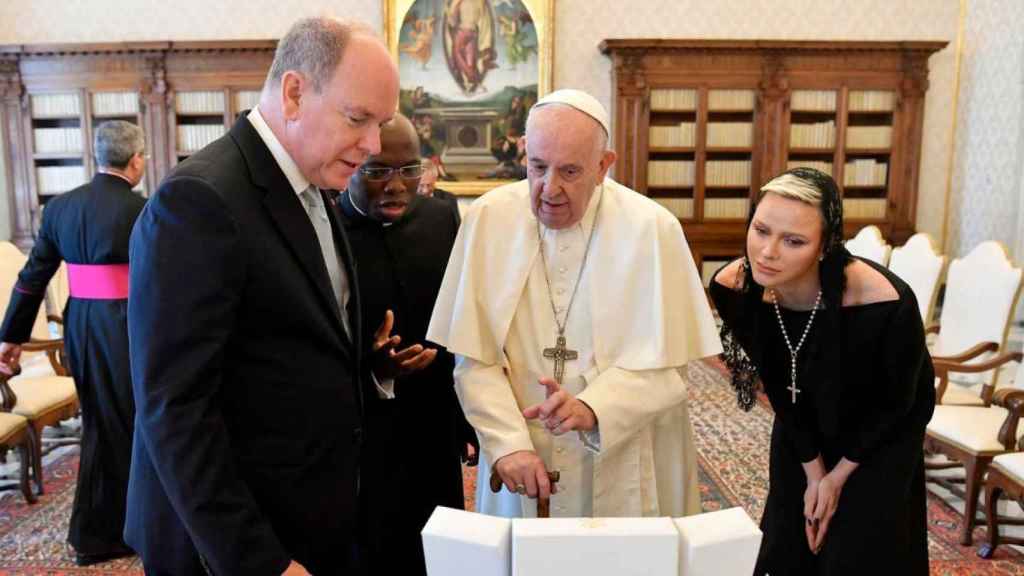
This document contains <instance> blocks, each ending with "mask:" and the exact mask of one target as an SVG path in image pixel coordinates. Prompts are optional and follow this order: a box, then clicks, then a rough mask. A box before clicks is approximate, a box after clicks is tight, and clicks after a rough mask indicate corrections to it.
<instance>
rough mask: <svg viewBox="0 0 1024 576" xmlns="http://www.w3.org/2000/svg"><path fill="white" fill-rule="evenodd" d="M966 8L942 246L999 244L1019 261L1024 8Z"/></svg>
mask: <svg viewBox="0 0 1024 576" xmlns="http://www.w3.org/2000/svg"><path fill="white" fill-rule="evenodd" d="M967 7H968V11H967V19H966V21H965V23H966V34H965V40H964V47H963V63H962V65H961V68H960V70H961V75H962V76H961V89H960V102H959V106H958V110H959V112H958V114H959V120H958V123H957V134H956V147H955V150H956V152H955V156H954V170H953V196H952V198H951V202H950V235H949V241H948V242H947V244H946V247H947V250H948V251H950V252H952V253H954V254H966V253H967V252H968V251H970V250H971V249H972V248H974V247H975V246H977V245H978V243H980V242H983V241H985V240H999V241H1000V242H1003V243H1004V244H1005V245H1006V246H1007V248H1009V249H1010V251H1011V253H1012V256H1013V257H1014V259H1015V260H1016V261H1017V262H1018V263H1024V238H1022V237H1021V236H1022V235H1024V231H1022V230H1021V228H1022V225H1024V214H1021V211H1022V210H1024V202H1022V197H1024V182H1022V179H1024V41H1022V40H1021V36H1020V31H1021V30H1022V29H1024V2H1020V0H985V1H984V2H968V3H967Z"/></svg>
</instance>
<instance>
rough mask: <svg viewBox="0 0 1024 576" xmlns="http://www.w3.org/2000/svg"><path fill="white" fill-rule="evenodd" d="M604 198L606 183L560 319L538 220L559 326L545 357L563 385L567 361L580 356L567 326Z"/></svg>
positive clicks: (541, 246)
mask: <svg viewBox="0 0 1024 576" xmlns="http://www.w3.org/2000/svg"><path fill="white" fill-rule="evenodd" d="M603 199H604V184H601V196H600V197H598V199H597V208H595V210H594V224H593V226H591V227H590V236H588V237H587V245H586V247H585V248H584V249H583V262H581V263H580V272H579V274H577V275H576V285H575V286H573V288H572V295H570V296H569V304H568V305H566V307H565V318H563V319H562V321H561V322H559V320H558V310H557V309H556V308H555V297H554V296H553V295H552V294H551V279H550V278H549V277H548V261H547V257H546V256H545V255H544V237H543V235H542V234H541V230H540V220H537V243H538V249H539V250H540V258H541V262H542V263H543V265H544V266H543V268H544V282H545V284H547V287H548V302H550V303H551V313H552V314H553V315H554V316H555V326H558V337H557V338H556V339H555V346H554V347H553V348H545V349H544V350H543V354H544V357H545V358H551V359H553V360H554V361H555V381H556V382H558V385H559V386H561V385H562V378H563V377H564V376H565V361H566V360H576V359H577V358H579V352H578V351H577V350H571V349H569V348H568V347H566V344H565V327H566V325H567V324H568V323H569V312H570V311H571V310H572V303H573V302H574V301H575V300H576V291H577V290H579V287H580V280H582V279H583V270H584V269H585V268H586V267H587V256H588V255H589V254H590V242H591V240H593V239H594V231H595V230H597V217H598V215H599V214H600V212H601V200H603Z"/></svg>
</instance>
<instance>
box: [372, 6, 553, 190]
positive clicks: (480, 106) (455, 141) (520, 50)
mask: <svg viewBox="0 0 1024 576" xmlns="http://www.w3.org/2000/svg"><path fill="white" fill-rule="evenodd" d="M384 28H385V36H386V39H387V43H388V47H389V48H390V50H391V54H392V56H393V57H394V58H395V60H396V61H397V62H398V70H399V76H400V78H401V94H400V97H399V108H400V110H401V112H402V113H403V114H405V115H406V116H408V117H409V119H410V120H412V122H413V125H414V126H416V131H417V132H418V133H419V136H420V152H421V154H420V155H421V156H422V157H423V158H424V160H425V161H429V162H430V163H432V164H433V165H434V166H435V167H436V169H437V172H438V182H437V186H438V187H439V188H444V189H445V190H448V191H449V192H452V193H455V194H460V195H470V196H476V195H479V194H483V193H484V192H486V191H488V190H490V189H491V188H494V187H496V186H499V185H501V184H505V183H507V182H511V181H515V180H520V179H522V178H525V177H526V176H525V174H526V171H525V159H524V154H525V149H524V144H523V142H524V141H523V134H524V132H525V126H526V112H527V111H528V110H529V109H530V106H532V105H533V103H534V102H536V101H537V98H539V97H540V96H543V95H544V94H547V93H548V92H549V91H550V90H551V75H552V69H553V66H552V54H553V29H554V0H384Z"/></svg>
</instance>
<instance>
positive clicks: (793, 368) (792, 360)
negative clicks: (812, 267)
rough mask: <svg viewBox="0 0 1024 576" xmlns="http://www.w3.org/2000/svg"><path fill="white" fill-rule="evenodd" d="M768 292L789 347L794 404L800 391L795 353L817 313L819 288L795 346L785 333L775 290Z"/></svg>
mask: <svg viewBox="0 0 1024 576" xmlns="http://www.w3.org/2000/svg"><path fill="white" fill-rule="evenodd" d="M768 292H769V294H770V295H771V297H772V304H774V305H775V317H776V318H778V319H779V329H780V330H782V339H783V340H785V341H786V348H789V387H788V388H786V390H789V392H790V394H791V398H792V402H793V404H796V395H797V394H798V393H799V392H800V389H799V388H797V387H796V355H797V353H799V352H800V347H801V346H803V345H804V340H806V339H807V334H808V333H809V332H810V331H811V324H814V315H815V314H817V313H818V305H819V304H821V290H818V297H817V298H815V299H814V307H813V308H811V317H810V318H808V319H807V325H806V326H804V333H803V335H801V336H800V341H799V342H797V344H796V348H793V345H792V344H791V343H790V342H789V334H787V333H786V325H785V324H783V323H782V312H781V311H780V310H779V298H778V297H777V296H776V294H775V290H769V291H768Z"/></svg>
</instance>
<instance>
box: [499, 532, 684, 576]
mask: <svg viewBox="0 0 1024 576" xmlns="http://www.w3.org/2000/svg"><path fill="white" fill-rule="evenodd" d="M678 566H679V533H678V532H677V531H676V527H675V525H674V524H673V522H672V519H671V518H529V519H518V518H517V519H515V520H513V522H512V574H513V576H546V575H552V576H554V575H558V576H566V575H569V574H586V575H587V576H641V575H642V576H676V574H678V570H679V568H678Z"/></svg>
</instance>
